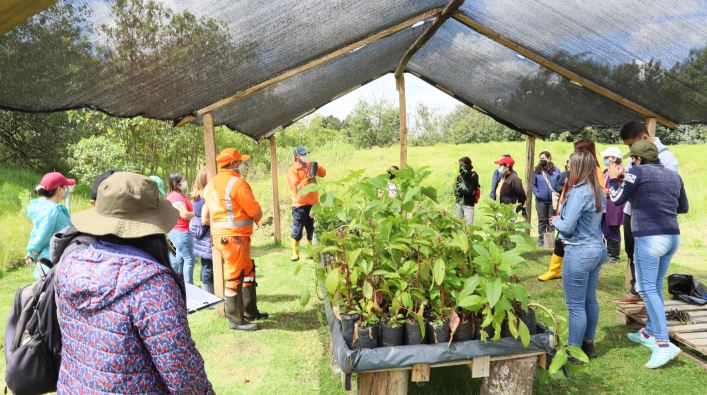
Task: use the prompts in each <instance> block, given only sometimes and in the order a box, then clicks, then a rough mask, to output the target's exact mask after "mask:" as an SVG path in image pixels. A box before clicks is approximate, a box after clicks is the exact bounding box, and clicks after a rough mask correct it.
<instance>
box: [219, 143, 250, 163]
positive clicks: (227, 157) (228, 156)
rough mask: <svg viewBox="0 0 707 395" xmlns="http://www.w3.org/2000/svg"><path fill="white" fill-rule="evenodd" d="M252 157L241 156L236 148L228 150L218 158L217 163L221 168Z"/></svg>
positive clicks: (222, 152)
mask: <svg viewBox="0 0 707 395" xmlns="http://www.w3.org/2000/svg"><path fill="white" fill-rule="evenodd" d="M248 159H250V155H241V153H240V152H238V150H237V149H235V148H226V149H224V150H223V151H221V153H220V154H218V156H217V157H216V162H217V163H218V164H219V166H220V167H224V166H227V165H229V164H231V163H233V162H235V161H237V160H243V161H245V160H248Z"/></svg>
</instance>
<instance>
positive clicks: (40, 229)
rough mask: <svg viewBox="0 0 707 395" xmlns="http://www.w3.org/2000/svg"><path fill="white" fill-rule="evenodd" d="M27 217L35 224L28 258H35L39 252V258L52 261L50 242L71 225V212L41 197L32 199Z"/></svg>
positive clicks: (61, 205)
mask: <svg viewBox="0 0 707 395" xmlns="http://www.w3.org/2000/svg"><path fill="white" fill-rule="evenodd" d="M27 216H28V217H29V219H31V220H32V222H33V223H34V226H33V227H32V233H30V235H29V242H28V243H27V256H30V257H34V253H35V252H38V253H39V256H37V258H44V259H47V260H50V261H51V257H50V256H49V240H51V238H52V236H53V235H54V233H57V232H59V231H60V230H62V229H64V228H66V227H67V226H69V225H71V217H70V216H69V210H68V209H67V208H66V206H64V205H63V204H58V203H54V202H53V201H51V200H49V199H47V198H45V197H40V198H36V199H32V201H31V202H30V203H29V206H28V207H27Z"/></svg>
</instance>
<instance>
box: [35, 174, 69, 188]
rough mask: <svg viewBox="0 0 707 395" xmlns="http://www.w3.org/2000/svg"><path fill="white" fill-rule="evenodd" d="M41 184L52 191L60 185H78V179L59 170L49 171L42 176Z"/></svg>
mask: <svg viewBox="0 0 707 395" xmlns="http://www.w3.org/2000/svg"><path fill="white" fill-rule="evenodd" d="M39 185H41V186H43V187H44V189H45V190H47V191H52V190H54V189H57V188H59V187H65V186H72V185H76V180H74V179H73V178H66V177H64V175H63V174H61V173H59V172H58V171H54V172H51V173H47V174H45V175H44V177H42V180H41V181H40V182H39Z"/></svg>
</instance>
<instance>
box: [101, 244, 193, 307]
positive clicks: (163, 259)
mask: <svg viewBox="0 0 707 395" xmlns="http://www.w3.org/2000/svg"><path fill="white" fill-rule="evenodd" d="M96 239H97V240H103V241H107V242H109V243H113V244H118V245H126V246H131V247H135V248H137V249H139V250H142V251H144V252H146V253H147V254H148V255H150V256H151V257H152V258H153V259H154V260H155V261H157V263H159V264H160V265H162V266H164V267H166V268H167V269H168V270H169V274H171V275H172V278H174V281H175V282H176V283H177V286H178V287H179V293H180V294H181V295H182V298H184V300H185V301H186V288H185V285H184V279H183V278H182V276H180V275H179V274H177V272H175V271H174V269H172V265H171V264H170V263H169V246H168V245H167V237H166V236H165V235H164V234H156V235H148V236H143V237H137V238H134V239H124V238H122V237H118V236H115V235H105V236H96Z"/></svg>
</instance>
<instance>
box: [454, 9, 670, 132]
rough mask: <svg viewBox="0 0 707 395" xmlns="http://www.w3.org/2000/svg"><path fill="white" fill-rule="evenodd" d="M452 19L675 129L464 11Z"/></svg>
mask: <svg viewBox="0 0 707 395" xmlns="http://www.w3.org/2000/svg"><path fill="white" fill-rule="evenodd" d="M454 19H456V20H458V21H459V22H461V23H463V24H465V25H466V26H468V27H470V28H472V29H474V30H476V31H477V32H478V33H480V34H482V35H484V36H486V37H488V38H489V39H491V40H493V41H495V42H497V43H499V44H501V45H503V46H505V47H507V48H510V49H512V50H514V51H515V52H517V53H519V54H521V55H523V56H525V57H526V58H528V59H530V60H532V61H534V62H535V63H538V64H540V65H542V66H544V67H546V68H548V69H550V70H552V71H554V72H555V73H557V74H559V75H561V76H563V77H565V78H567V79H569V80H571V81H574V82H576V83H578V84H580V85H582V86H583V87H585V88H587V89H589V90H591V91H592V92H594V93H597V94H599V95H601V96H604V97H606V98H607V99H609V100H612V101H614V102H616V103H618V104H620V105H621V106H623V107H626V108H628V109H629V110H631V111H634V112H636V113H638V114H641V115H643V116H644V117H647V118H655V119H656V120H657V121H658V123H660V124H661V125H663V126H665V127H668V128H670V129H675V128H677V127H678V125H677V124H676V123H675V122H673V121H671V120H669V119H667V118H665V117H663V116H660V115H658V114H657V113H655V112H653V111H651V110H649V109H648V108H646V107H644V106H642V105H640V104H638V103H636V102H634V101H631V100H629V99H627V98H625V97H623V96H621V95H620V94H618V93H616V92H614V91H612V90H610V89H608V88H606V87H604V86H601V85H599V84H597V83H596V82H594V81H591V80H589V79H587V78H585V77H582V76H581V75H579V74H577V73H575V72H574V71H571V70H569V69H567V68H565V67H563V66H561V65H559V64H557V63H555V62H553V61H552V60H550V59H547V58H545V57H544V56H542V55H539V54H537V53H535V52H533V51H531V50H530V49H528V48H525V47H524V46H522V45H520V44H518V43H517V42H515V41H513V40H511V39H509V38H506V37H504V36H502V35H500V34H499V33H496V32H495V31H493V30H491V29H490V28H488V27H486V26H484V25H482V24H481V23H479V22H477V21H475V20H474V19H472V18H470V17H469V16H468V15H466V14H464V13H461V12H456V13H455V14H454Z"/></svg>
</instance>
